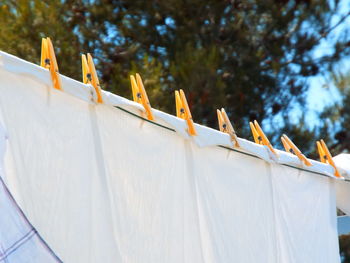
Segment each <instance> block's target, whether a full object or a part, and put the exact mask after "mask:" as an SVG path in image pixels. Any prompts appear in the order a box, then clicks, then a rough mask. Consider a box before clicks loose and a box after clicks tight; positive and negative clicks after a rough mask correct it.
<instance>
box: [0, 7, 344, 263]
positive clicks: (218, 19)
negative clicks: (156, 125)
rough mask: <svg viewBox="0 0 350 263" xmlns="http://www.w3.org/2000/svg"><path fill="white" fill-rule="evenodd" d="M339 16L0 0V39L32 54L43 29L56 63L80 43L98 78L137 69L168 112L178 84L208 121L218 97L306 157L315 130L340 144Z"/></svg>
mask: <svg viewBox="0 0 350 263" xmlns="http://www.w3.org/2000/svg"><path fill="white" fill-rule="evenodd" d="M349 16H350V1H349V0H339V1H338V0H318V1H316V0H294V1H288V0H264V1H258V0H245V1H243V0H242V1H240V0H221V1H218V0H206V1H204V0H188V1H186V0H167V1H160V0H153V1H137V0H133V1H129V0H120V1H117V0H115V1H113V0H96V1H93V0H90V1H88V0H86V1H83V0H81V1H72V0H57V1H43V0H1V2H0V49H1V50H3V51H5V52H8V53H11V54H13V55H16V56H19V57H20V58H23V59H26V60H29V61H31V62H34V63H37V64H38V63H39V61H40V47H41V38H42V37H47V36H48V37H50V38H51V39H52V41H53V44H54V47H55V51H56V56H57V60H58V64H59V69H60V72H61V73H63V74H64V75H67V76H69V77H72V78H74V79H77V80H81V74H82V72H81V54H82V53H87V52H90V53H91V54H92V55H93V57H94V59H95V64H96V67H97V69H98V73H99V78H100V82H101V86H102V88H103V89H105V90H108V91H111V92H113V93H115V94H118V95H121V96H123V97H126V98H131V97H132V95H131V88H130V81H129V75H130V74H133V73H135V72H139V73H140V74H141V76H142V77H143V80H144V83H145V86H146V89H147V92H148V94H149V98H150V101H151V104H152V106H153V107H154V108H157V109H160V110H163V111H165V112H168V113H172V114H175V103H174V90H175V89H179V88H181V89H183V90H184V91H185V93H186V95H187V99H188V101H189V104H190V108H191V111H192V115H193V119H194V121H195V122H197V123H200V124H204V125H207V126H210V127H213V128H217V119H216V109H217V108H221V107H224V108H225V109H226V111H227V113H228V114H229V117H230V119H231V121H232V122H233V124H234V127H235V129H236V131H237V133H238V134H239V136H240V137H243V138H246V139H250V140H252V137H251V132H250V129H249V121H252V120H257V121H259V123H261V124H262V126H263V129H264V130H265V132H266V133H267V134H268V136H269V137H270V138H271V142H272V144H274V145H275V146H276V147H278V148H280V149H281V148H282V147H281V144H280V139H279V138H280V136H281V135H282V133H286V134H287V135H288V136H289V137H290V138H291V139H292V140H293V141H294V142H295V143H296V145H298V146H299V148H300V149H301V150H302V151H303V152H304V153H305V154H306V155H308V156H309V157H311V158H314V159H316V158H317V154H316V148H315V142H316V140H318V139H321V138H323V139H325V141H326V143H327V145H328V146H329V148H330V150H331V152H332V154H333V155H336V154H339V153H341V152H348V151H349V150H350V56H349V55H350V34H349V30H350V19H349ZM341 240H342V241H341V249H342V256H343V260H344V262H350V237H349V236H343V237H342V239H341Z"/></svg>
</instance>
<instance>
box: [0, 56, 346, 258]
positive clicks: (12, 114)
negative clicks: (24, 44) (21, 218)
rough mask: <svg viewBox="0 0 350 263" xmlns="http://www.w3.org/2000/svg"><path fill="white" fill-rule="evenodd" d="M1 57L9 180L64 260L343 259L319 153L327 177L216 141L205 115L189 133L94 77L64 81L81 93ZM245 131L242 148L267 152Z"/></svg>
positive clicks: (329, 180)
mask: <svg viewBox="0 0 350 263" xmlns="http://www.w3.org/2000/svg"><path fill="white" fill-rule="evenodd" d="M2 57H3V66H2V67H0V79H1V80H2V81H1V85H0V117H1V121H2V122H3V123H4V125H5V126H6V129H7V132H8V137H9V151H8V154H7V155H6V163H5V164H6V175H7V177H6V179H7V182H8V185H9V188H10V190H11V192H12V193H13V194H14V196H15V198H16V200H17V202H18V203H19V205H20V206H21V207H22V209H23V210H24V212H25V214H26V215H27V216H28V218H29V219H30V220H31V222H32V223H33V224H34V226H35V227H36V228H37V229H38V231H39V232H40V233H41V234H42V236H43V238H44V239H45V240H46V241H47V242H48V244H49V245H50V246H51V248H52V249H53V250H54V251H55V252H56V253H57V255H58V256H59V257H60V258H61V259H62V260H63V261H64V262H68V263H69V262H75V263H79V262H84V263H89V262H107V263H108V262H146V263H147V262H150V263H151V262H152V263H154V262H174V263H175V262H176V263H178V262H189V263H190V262H191V263H193V262H196V263H197V262H198V263H200V262H206V263H211V262H225V263H226V262H266V263H267V262H268V263H270V262H287V263H288V262H318V263H319V262H325V263H326V262H327V263H328V262H339V254H338V243H337V242H338V241H337V230H336V211H335V210H336V209H335V192H334V182H333V180H334V178H333V176H331V174H332V173H333V170H332V168H330V166H329V165H323V164H319V163H318V162H314V163H315V166H314V167H313V168H312V169H315V170H316V171H317V172H318V173H322V174H324V176H322V175H319V174H314V173H310V172H306V171H301V170H297V169H295V168H291V167H286V166H283V165H280V164H275V163H274V162H273V161H271V160H270V163H268V162H265V161H263V160H261V159H259V158H256V157H254V156H248V155H245V154H242V153H238V152H234V151H231V150H227V149H223V148H219V147H217V146H211V143H214V141H215V140H216V139H215V140H213V139H211V137H210V135H211V133H210V129H208V128H202V126H199V125H198V126H197V128H198V129H199V131H200V133H201V134H202V136H201V137H200V138H199V139H198V138H197V137H196V138H195V139H194V140H191V139H186V138H184V137H186V136H179V131H181V129H180V128H179V127H180V126H177V125H178V124H174V123H176V122H179V123H181V120H179V119H177V118H173V117H169V116H168V115H165V114H163V113H160V112H158V111H155V112H156V113H157V114H156V116H157V117H158V119H157V122H158V123H161V124H164V123H166V124H169V123H173V125H174V126H176V131H178V132H177V133H175V132H173V131H170V130H168V129H165V128H162V127H159V126H157V125H155V124H152V123H149V122H146V121H143V120H141V119H139V118H137V117H135V116H132V115H131V114H129V113H127V112H124V111H122V110H120V109H117V108H114V107H112V106H111V105H94V104H92V103H91V102H90V101H89V100H85V99H84V98H83V96H80V97H79V96H78V95H77V96H76V94H79V93H80V92H82V93H83V91H79V90H77V91H75V89H82V90H83V89H85V88H86V89H87V86H86V85H81V86H79V85H77V84H76V82H70V81H69V80H68V79H65V80H64V81H63V83H64V85H63V89H64V90H65V91H67V90H74V92H70V93H71V94H73V95H75V96H71V95H69V94H67V93H64V92H60V91H57V90H53V89H52V88H51V83H50V81H47V79H45V77H42V79H45V81H43V80H42V79H39V78H37V77H35V78H33V75H35V74H39V73H38V72H36V71H34V70H33V72H32V71H30V66H28V65H27V64H25V65H23V68H25V69H26V74H20V73H19V72H16V69H17V67H14V66H6V64H10V65H13V64H15V62H8V63H6V59H8V58H9V56H7V57H6V56H5V55H4V54H2ZM10 59H13V60H15V59H14V58H12V57H10ZM11 63H13V64H11ZM16 63H17V64H16V65H17V66H18V68H21V67H19V65H20V64H21V63H22V62H21V61H19V62H18V61H17V62H16ZM22 64H24V62H23V63H22ZM40 70H41V71H42V69H40ZM42 73H43V74H44V73H47V72H44V71H42ZM39 75H40V74H39ZM46 78H49V75H48V74H47V76H46ZM70 85H72V86H70ZM74 85H76V86H74ZM72 87H73V88H72ZM107 95H108V96H111V97H112V98H113V100H117V98H118V97H117V96H114V95H113V96H112V95H110V94H108V93H105V96H107ZM110 101H111V100H110ZM121 101H124V102H125V104H124V105H125V106H126V108H128V109H131V110H132V107H133V103H129V104H128V103H127V102H126V100H121ZM159 116H162V118H159ZM179 125H181V124H179ZM170 126H172V125H170ZM204 134H206V135H204ZM212 134H213V137H214V138H218V140H217V141H219V140H221V141H224V140H226V139H228V140H229V138H228V137H227V136H226V135H223V134H221V133H214V132H213V133H212ZM215 134H217V135H215ZM180 135H181V133H180ZM205 138H207V139H208V140H209V141H211V143H209V144H205V143H201V142H204V141H205V140H204V139H205ZM222 138H226V139H222ZM241 141H242V144H244V145H245V148H244V149H243V150H242V151H243V152H253V153H254V155H256V156H258V157H260V158H263V159H266V160H269V159H270V157H268V152H267V150H266V148H264V147H260V146H256V145H255V144H252V143H250V142H247V141H245V140H241ZM218 144H221V143H218ZM204 145H206V146H207V147H205V148H200V146H204ZM223 145H225V144H223ZM249 147H250V148H249ZM248 148H249V150H247V149H248ZM281 156H282V158H280V160H281V159H283V158H284V161H285V162H286V163H287V164H289V165H290V164H291V162H292V163H293V162H294V164H295V165H299V166H300V163H299V161H296V160H297V159H296V158H295V157H291V156H289V155H288V154H284V153H283V154H282V153H281ZM301 167H302V166H301ZM326 175H328V176H326Z"/></svg>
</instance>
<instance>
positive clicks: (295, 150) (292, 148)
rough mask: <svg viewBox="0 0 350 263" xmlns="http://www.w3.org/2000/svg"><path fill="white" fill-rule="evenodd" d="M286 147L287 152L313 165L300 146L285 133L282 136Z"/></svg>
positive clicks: (308, 164) (306, 163) (307, 164)
mask: <svg viewBox="0 0 350 263" xmlns="http://www.w3.org/2000/svg"><path fill="white" fill-rule="evenodd" d="M281 141H282V143H283V146H284V149H285V150H286V152H290V153H292V154H295V155H296V156H297V157H298V158H299V160H300V161H302V162H303V163H304V164H305V165H306V166H312V164H311V162H310V161H309V160H308V159H307V158H306V157H305V155H304V154H303V153H302V152H301V151H300V150H299V149H298V147H297V146H296V145H295V144H294V143H293V142H292V140H291V139H289V138H288V136H287V135H285V134H283V135H282V137H281Z"/></svg>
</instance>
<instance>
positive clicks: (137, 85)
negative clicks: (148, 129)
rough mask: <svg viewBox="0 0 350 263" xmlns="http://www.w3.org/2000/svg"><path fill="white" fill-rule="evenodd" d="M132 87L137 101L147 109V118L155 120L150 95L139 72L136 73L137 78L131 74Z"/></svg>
mask: <svg viewBox="0 0 350 263" xmlns="http://www.w3.org/2000/svg"><path fill="white" fill-rule="evenodd" d="M130 81H131V88H132V97H133V99H134V101H135V102H137V103H140V104H142V105H143V107H144V108H145V111H146V115H147V119H149V120H151V121H153V120H154V117H153V113H152V108H151V104H150V103H149V100H148V96H147V93H146V90H145V87H144V86H143V83H142V79H141V77H140V75H139V74H138V73H136V80H135V77H134V76H133V75H130Z"/></svg>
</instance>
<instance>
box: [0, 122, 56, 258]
mask: <svg viewBox="0 0 350 263" xmlns="http://www.w3.org/2000/svg"><path fill="white" fill-rule="evenodd" d="M5 148H6V134H5V131H4V129H3V128H2V127H1V126H0V158H1V159H0V163H1V164H0V262H4V263H49V262H52V263H53V262H61V261H60V259H59V258H58V257H57V256H56V255H55V254H54V253H53V252H52V250H51V249H50V248H49V247H48V246H47V244H46V243H45V241H44V240H43V239H42V238H41V237H40V236H39V234H38V232H37V231H36V229H35V228H34V227H33V226H32V225H31V224H30V223H29V221H28V220H27V218H26V217H25V215H24V214H23V212H22V211H21V209H20V208H19V207H18V205H17V204H16V202H15V200H14V199H13V197H12V195H11V193H10V192H9V190H8V189H7V187H6V185H5V183H4V181H3V179H2V177H3V156H4V154H5Z"/></svg>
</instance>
